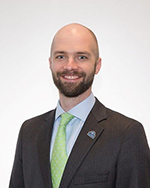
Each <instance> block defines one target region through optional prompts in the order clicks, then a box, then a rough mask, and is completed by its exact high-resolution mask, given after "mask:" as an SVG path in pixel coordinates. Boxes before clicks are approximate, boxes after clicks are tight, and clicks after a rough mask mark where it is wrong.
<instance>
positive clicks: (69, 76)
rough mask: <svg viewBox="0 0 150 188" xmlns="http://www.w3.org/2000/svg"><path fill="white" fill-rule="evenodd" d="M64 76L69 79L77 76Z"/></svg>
mask: <svg viewBox="0 0 150 188" xmlns="http://www.w3.org/2000/svg"><path fill="white" fill-rule="evenodd" d="M65 78H67V79H69V80H73V79H77V78H78V76H65Z"/></svg>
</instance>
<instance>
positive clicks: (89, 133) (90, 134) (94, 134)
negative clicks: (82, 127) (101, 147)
mask: <svg viewBox="0 0 150 188" xmlns="http://www.w3.org/2000/svg"><path fill="white" fill-rule="evenodd" d="M87 135H88V136H89V137H90V138H92V139H94V138H95V137H96V132H95V131H89V132H88V133H87Z"/></svg>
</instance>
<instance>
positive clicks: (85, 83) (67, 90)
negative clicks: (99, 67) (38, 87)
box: [52, 66, 96, 98]
mask: <svg viewBox="0 0 150 188" xmlns="http://www.w3.org/2000/svg"><path fill="white" fill-rule="evenodd" d="M95 68H96V66H95V67H94V70H93V71H92V72H91V73H90V74H89V75H88V76H87V75H86V73H85V72H83V71H82V72H77V71H68V70H66V71H64V72H58V73H57V74H56V75H55V74H54V72H53V71H52V77H53V81H54V84H55V86H56V87H57V88H58V90H59V91H60V93H62V94H63V95H64V96H66V97H70V98H72V97H77V96H79V95H81V94H82V93H84V92H85V91H87V90H88V89H89V88H90V87H91V85H92V83H93V80H94V75H95ZM64 75H71V76H74V75H76V76H79V78H80V77H82V78H83V80H82V81H81V82H80V83H72V82H64V83H63V82H62V81H61V79H60V77H62V76H64Z"/></svg>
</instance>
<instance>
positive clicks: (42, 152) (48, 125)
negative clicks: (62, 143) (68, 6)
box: [38, 111, 55, 188]
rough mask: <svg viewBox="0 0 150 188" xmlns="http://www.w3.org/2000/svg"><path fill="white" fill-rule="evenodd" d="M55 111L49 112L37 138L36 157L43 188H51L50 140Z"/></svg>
mask: <svg viewBox="0 0 150 188" xmlns="http://www.w3.org/2000/svg"><path fill="white" fill-rule="evenodd" d="M54 117H55V111H51V112H50V114H49V116H48V117H47V118H46V119H45V122H44V124H43V125H42V126H41V132H40V135H39V138H38V155H39V164H40V168H41V173H42V177H43V182H44V185H45V188H47V187H49V188H52V184H51V174H50V139H51V135H52V128H53V123H54Z"/></svg>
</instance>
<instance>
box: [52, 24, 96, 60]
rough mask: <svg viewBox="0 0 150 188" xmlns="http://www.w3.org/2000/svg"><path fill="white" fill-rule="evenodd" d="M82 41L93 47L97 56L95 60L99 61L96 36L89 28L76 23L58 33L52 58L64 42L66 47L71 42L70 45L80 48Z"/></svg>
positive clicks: (53, 44)
mask: <svg viewBox="0 0 150 188" xmlns="http://www.w3.org/2000/svg"><path fill="white" fill-rule="evenodd" d="M82 41H83V43H84V44H86V43H87V45H88V46H90V47H91V49H92V51H93V53H94V55H95V58H96V60H97V59H98V58H99V49H98V42H97V38H96V36H95V34H94V33H93V32H92V31H91V30H90V29H89V28H87V27H85V26H83V25H81V24H76V23H73V24H69V25H66V26H64V27H62V28H61V29H60V30H59V31H58V32H57V33H56V35H55V36H54V38H53V41H52V45H51V56H52V55H53V51H54V49H56V48H59V46H60V45H61V44H62V42H63V43H64V44H65V43H66V45H67V42H68V43H69V42H70V44H71V43H73V44H74V45H73V46H78V45H82ZM71 46H72V45H71ZM82 46H83V45H82ZM82 46H81V48H82ZM68 47H69V46H68ZM70 50H72V49H70ZM83 50H84V49H83Z"/></svg>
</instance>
